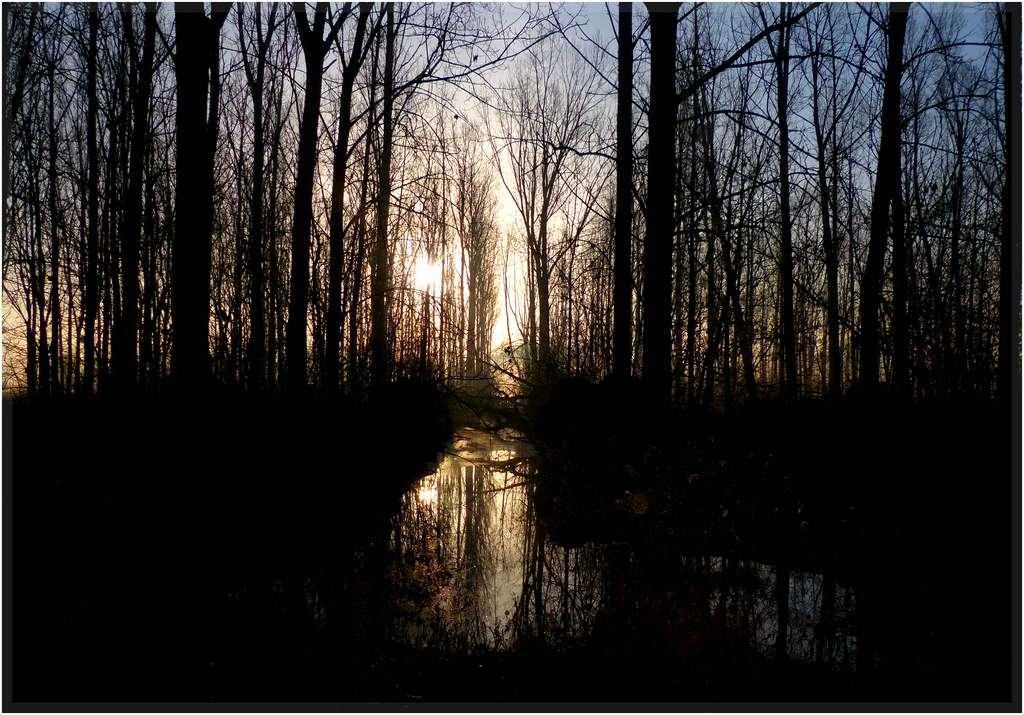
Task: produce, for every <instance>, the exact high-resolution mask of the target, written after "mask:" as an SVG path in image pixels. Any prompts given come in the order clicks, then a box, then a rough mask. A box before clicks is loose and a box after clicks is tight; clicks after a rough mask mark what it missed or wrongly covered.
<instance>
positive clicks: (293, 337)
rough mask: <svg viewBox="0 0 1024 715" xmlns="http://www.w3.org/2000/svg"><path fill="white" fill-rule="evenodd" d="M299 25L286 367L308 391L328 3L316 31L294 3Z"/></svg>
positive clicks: (319, 10)
mask: <svg viewBox="0 0 1024 715" xmlns="http://www.w3.org/2000/svg"><path fill="white" fill-rule="evenodd" d="M293 7H294V12H295V22H296V25H297V26H298V29H299V38H300V40H301V41H302V53H303V56H304V57H305V60H306V89H305V100H304V101H305V105H304V106H303V109H302V124H301V126H300V127H299V150H298V170H297V172H296V177H295V215H294V221H293V223H292V271H291V295H290V300H289V303H288V327H287V335H286V338H285V340H286V343H287V345H286V350H287V353H286V366H287V387H288V390H290V391H292V392H296V393H301V392H303V391H304V390H305V389H306V385H307V382H308V376H307V353H308V345H307V343H308V332H309V328H308V315H307V313H308V309H309V258H310V255H309V250H310V240H311V239H310V236H311V231H312V224H313V175H314V173H315V172H316V153H317V152H316V144H317V133H318V131H319V125H320V99H321V88H322V86H323V75H324V55H325V53H326V50H327V43H325V42H324V40H323V30H324V25H325V24H326V21H327V3H326V2H318V3H317V4H316V11H315V13H314V19H313V28H312V29H310V27H309V22H308V21H307V19H306V4H305V3H304V2H296V3H294V4H293Z"/></svg>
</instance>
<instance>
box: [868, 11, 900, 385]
mask: <svg viewBox="0 0 1024 715" xmlns="http://www.w3.org/2000/svg"><path fill="white" fill-rule="evenodd" d="M909 9H910V4H909V3H891V4H890V5H889V23H888V37H889V50H888V60H887V63H886V70H885V90H884V95H883V98H882V118H881V126H880V139H879V145H878V171H877V172H876V174H875V194H874V199H873V201H872V204H871V241H870V243H869V244H868V258H867V263H866V264H865V267H864V278H863V279H862V281H861V314H860V317H861V320H860V323H861V345H860V384H861V386H862V387H863V388H864V389H865V390H868V391H871V390H873V389H874V388H876V387H877V385H878V358H879V349H878V328H879V320H878V310H879V307H880V304H881V300H882V268H883V259H884V257H885V251H886V246H887V245H888V241H889V225H890V224H889V207H890V205H891V204H892V201H893V197H894V196H895V194H896V193H897V192H899V191H900V163H899V162H900V105H899V100H900V78H901V77H902V72H903V41H904V36H905V34H906V28H907V13H908V12H909Z"/></svg>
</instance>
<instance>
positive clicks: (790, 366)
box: [775, 3, 798, 402]
mask: <svg viewBox="0 0 1024 715" xmlns="http://www.w3.org/2000/svg"><path fill="white" fill-rule="evenodd" d="M780 7H781V9H780V12H779V22H785V21H786V19H787V15H788V14H789V8H790V6H789V4H787V3H783V4H782V5H781V6H780ZM789 36H790V27H789V26H788V25H787V26H785V27H782V28H780V29H779V47H778V49H777V51H776V53H775V70H776V74H777V76H778V121H779V212H780V214H781V221H782V223H781V233H780V243H781V252H782V256H781V261H780V264H781V265H780V270H781V276H780V278H781V280H782V343H783V353H784V355H785V394H786V401H787V402H795V401H796V399H797V393H798V382H797V366H796V326H795V322H796V317H795V312H794V309H793V222H792V217H791V216H790V207H789V194H790V192H789V116H788V115H789Z"/></svg>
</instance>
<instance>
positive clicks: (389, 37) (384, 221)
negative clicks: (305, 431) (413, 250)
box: [370, 3, 395, 389]
mask: <svg viewBox="0 0 1024 715" xmlns="http://www.w3.org/2000/svg"><path fill="white" fill-rule="evenodd" d="M385 12H386V13H387V29H386V31H385V47H384V106H383V109H382V113H383V114H382V119H383V124H384V137H383V142H382V145H381V156H380V169H379V189H378V196H377V238H376V244H375V246H374V251H373V286H372V291H371V296H370V385H371V387H372V388H373V389H378V388H380V387H381V386H382V385H383V384H384V383H385V382H387V380H388V379H389V373H390V370H389V368H388V363H389V360H388V334H387V322H388V320H387V319H388V303H389V302H390V301H389V300H388V291H389V289H390V284H391V278H390V272H391V271H390V268H391V266H390V263H389V256H388V216H389V213H390V210H391V153H392V143H393V140H394V118H393V114H394V106H395V7H394V3H388V4H387V6H386V10H385Z"/></svg>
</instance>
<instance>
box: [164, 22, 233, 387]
mask: <svg viewBox="0 0 1024 715" xmlns="http://www.w3.org/2000/svg"><path fill="white" fill-rule="evenodd" d="M228 7H230V3H213V17H212V19H211V18H207V17H206V12H205V10H204V8H203V5H202V4H199V3H178V4H176V5H175V6H174V16H175V23H176V26H177V30H176V37H177V54H176V56H175V66H176V71H177V76H178V110H177V132H178V134H177V152H176V153H177V158H176V162H177V189H176V195H177V209H176V212H175V213H176V225H175V236H174V247H173V248H174V251H173V254H172V270H173V271H174V275H173V278H172V281H171V286H172V288H171V310H172V312H173V316H172V319H173V325H172V330H173V340H174V343H173V352H172V353H171V359H172V371H173V373H174V380H175V382H176V384H177V389H178V390H198V391H200V392H202V391H203V390H205V389H206V387H207V385H208V384H209V381H210V377H211V375H210V347H209V320H210V268H211V260H212V249H213V236H212V230H213V163H214V153H213V152H214V149H215V148H216V136H217V131H216V117H217V104H218V92H219V79H218V78H217V74H218V73H217V66H218V62H217V57H218V56H219V54H220V49H219V47H218V40H219V37H220V28H221V25H222V24H223V23H224V19H225V17H226V16H227V11H228ZM207 92H209V100H210V101H209V107H208V106H207ZM207 110H209V112H208V111H207Z"/></svg>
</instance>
